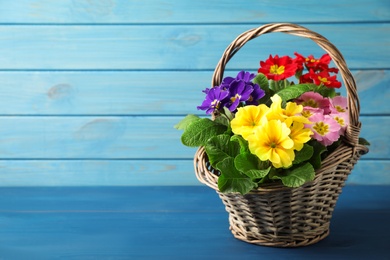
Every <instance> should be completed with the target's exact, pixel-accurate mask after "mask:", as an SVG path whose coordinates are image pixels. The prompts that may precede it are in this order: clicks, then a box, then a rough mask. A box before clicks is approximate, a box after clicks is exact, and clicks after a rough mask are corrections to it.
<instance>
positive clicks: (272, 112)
mask: <svg viewBox="0 0 390 260" xmlns="http://www.w3.org/2000/svg"><path fill="white" fill-rule="evenodd" d="M271 100H272V104H271V106H270V109H269V111H268V113H267V119H268V120H280V121H282V122H283V121H284V120H285V119H286V118H287V117H286V116H285V115H284V109H283V108H282V98H281V97H280V96H279V95H278V94H275V95H273V96H272V97H271Z"/></svg>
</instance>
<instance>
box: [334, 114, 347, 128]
mask: <svg viewBox="0 0 390 260" xmlns="http://www.w3.org/2000/svg"><path fill="white" fill-rule="evenodd" d="M334 120H336V121H337V123H339V125H341V126H345V120H344V118H341V117H338V116H336V117H335V118H334Z"/></svg>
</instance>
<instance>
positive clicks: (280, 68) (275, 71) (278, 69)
mask: <svg viewBox="0 0 390 260" xmlns="http://www.w3.org/2000/svg"><path fill="white" fill-rule="evenodd" d="M269 73H270V74H277V75H281V74H283V73H284V66H278V65H276V64H275V65H272V66H271V67H270V69H269Z"/></svg>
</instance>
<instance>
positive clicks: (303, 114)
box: [301, 110, 313, 118]
mask: <svg viewBox="0 0 390 260" xmlns="http://www.w3.org/2000/svg"><path fill="white" fill-rule="evenodd" d="M301 114H302V116H304V117H306V118H309V117H311V116H312V115H313V113H312V112H310V111H309V110H303V111H302V113H301Z"/></svg>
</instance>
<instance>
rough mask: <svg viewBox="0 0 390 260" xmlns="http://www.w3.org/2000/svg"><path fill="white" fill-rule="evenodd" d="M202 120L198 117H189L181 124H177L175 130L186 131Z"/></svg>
mask: <svg viewBox="0 0 390 260" xmlns="http://www.w3.org/2000/svg"><path fill="white" fill-rule="evenodd" d="M199 119H200V117H198V116H196V115H192V114H190V115H187V116H186V117H185V118H183V120H181V121H180V122H179V123H177V124H176V125H175V126H174V128H176V129H178V130H185V129H186V128H187V126H188V125H190V124H192V123H193V122H196V121H198V120H199Z"/></svg>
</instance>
